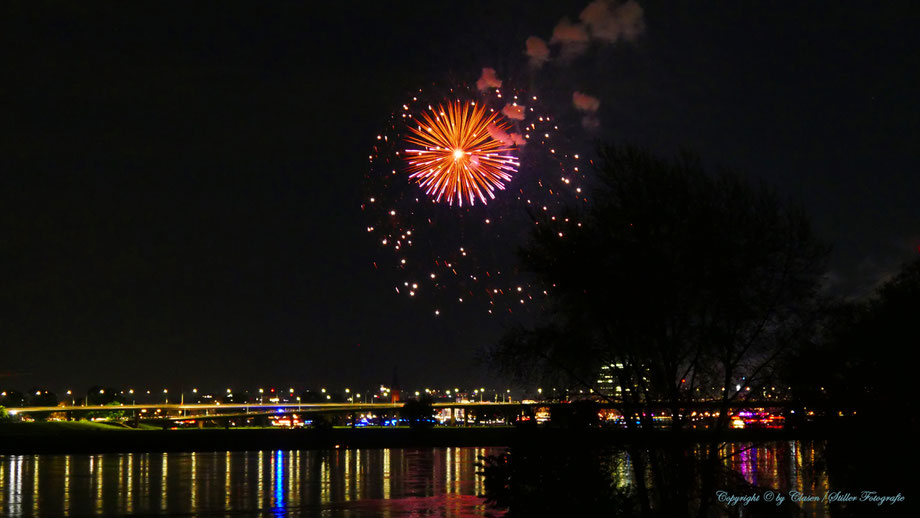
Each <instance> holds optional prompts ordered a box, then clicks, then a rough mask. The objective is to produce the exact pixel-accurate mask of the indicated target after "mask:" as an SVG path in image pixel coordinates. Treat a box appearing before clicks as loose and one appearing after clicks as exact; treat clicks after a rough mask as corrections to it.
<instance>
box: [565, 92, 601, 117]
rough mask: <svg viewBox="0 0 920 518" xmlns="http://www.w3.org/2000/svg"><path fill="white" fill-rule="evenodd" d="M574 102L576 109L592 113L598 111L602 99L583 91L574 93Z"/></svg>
mask: <svg viewBox="0 0 920 518" xmlns="http://www.w3.org/2000/svg"><path fill="white" fill-rule="evenodd" d="M572 104H574V105H575V109H577V110H579V111H583V112H590V113H594V112H596V111H597V109H598V108H600V107H601V101H600V99H598V98H597V97H592V96H590V95H588V94H583V93H581V92H575V93H573V94H572Z"/></svg>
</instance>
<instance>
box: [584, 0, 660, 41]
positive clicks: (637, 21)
mask: <svg viewBox="0 0 920 518" xmlns="http://www.w3.org/2000/svg"><path fill="white" fill-rule="evenodd" d="M642 15H643V12H642V7H641V6H640V5H639V4H638V3H636V2H635V0H629V1H627V2H626V3H624V4H620V5H617V3H616V2H614V1H613V0H595V1H594V2H591V3H590V4H588V6H587V7H585V9H584V10H583V11H582V12H581V16H579V18H580V19H581V21H582V22H583V23H584V24H585V25H586V26H587V27H588V29H589V32H590V34H591V37H592V38H595V39H598V40H601V41H604V42H607V43H615V42H616V41H617V40H619V39H621V38H622V39H624V40H626V41H635V39H636V38H637V37H638V36H639V34H641V33H642V31H643V30H645V20H644V19H643V17H642Z"/></svg>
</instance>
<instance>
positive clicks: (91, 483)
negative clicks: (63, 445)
mask: <svg viewBox="0 0 920 518" xmlns="http://www.w3.org/2000/svg"><path fill="white" fill-rule="evenodd" d="M499 452H500V450H498V449H489V448H427V449H383V450H344V449H343V450H331V451H271V452H269V451H263V452H207V453H201V452H199V453H140V454H137V453H135V454H106V455H41V456H39V455H13V456H2V455H0V515H3V516H11V517H17V516H111V515H132V514H133V515H150V514H155V515H187V514H211V513H231V512H232V514H235V515H253V514H254V515H260V516H289V515H291V514H294V515H297V514H301V515H313V514H323V515H324V516H325V515H328V516H343V517H349V516H355V517H361V516H390V517H397V516H415V515H419V514H431V513H434V514H437V515H443V516H458V517H460V516H488V515H489V514H490V513H489V511H488V510H487V509H486V507H485V504H484V502H483V500H482V499H481V498H479V497H478V496H477V495H478V494H479V493H480V492H481V491H482V481H481V480H480V479H481V477H478V476H476V467H475V463H476V460H477V456H478V455H487V454H497V453H499Z"/></svg>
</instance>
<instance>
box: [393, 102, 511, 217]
mask: <svg viewBox="0 0 920 518" xmlns="http://www.w3.org/2000/svg"><path fill="white" fill-rule="evenodd" d="M429 108H430V107H429ZM419 122H420V125H419V126H417V127H409V130H410V132H411V134H410V135H409V136H407V137H406V140H407V141H408V142H409V143H410V144H413V145H416V146H420V147H419V148H418V149H407V150H406V153H407V155H408V159H407V162H408V171H409V173H410V174H409V178H410V179H412V180H415V181H416V182H417V183H418V184H419V185H420V186H421V187H422V188H423V189H425V193H426V194H428V195H429V196H432V197H434V199H435V201H441V200H442V199H443V200H446V201H447V203H448V204H450V205H453V202H454V199H455V198H456V200H457V203H458V204H459V205H461V206H462V205H463V201H464V200H468V201H469V203H470V205H474V204H475V203H476V199H477V198H479V200H480V201H482V203H483V204H485V203H487V202H488V200H487V199H486V196H488V198H489V199H495V190H496V189H499V190H501V189H504V188H505V183H507V182H509V181H510V180H511V175H512V174H514V173H515V172H516V171H517V167H518V166H519V165H520V164H519V162H518V161H517V159H516V158H515V157H514V155H512V154H511V151H512V148H511V147H510V146H508V145H506V144H505V143H503V142H501V141H500V140H496V139H495V138H494V137H493V136H492V133H493V132H494V130H495V129H496V128H497V129H499V130H501V132H504V131H506V130H507V129H509V128H510V125H509V124H507V123H504V122H502V121H501V120H500V119H499V115H498V113H495V112H487V111H486V108H485V107H484V106H476V105H475V104H474V103H466V104H461V103H460V102H459V101H458V102H454V103H448V104H447V108H446V109H445V108H444V107H443V106H442V105H438V109H437V111H435V110H434V109H431V113H427V112H425V113H422V115H421V120H420V121H419ZM490 127H491V128H492V129H493V132H490V131H489V129H490Z"/></svg>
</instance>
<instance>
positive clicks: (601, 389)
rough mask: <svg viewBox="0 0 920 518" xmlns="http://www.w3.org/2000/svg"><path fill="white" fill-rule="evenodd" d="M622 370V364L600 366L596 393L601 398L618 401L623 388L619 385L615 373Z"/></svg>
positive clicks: (617, 376)
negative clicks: (605, 397)
mask: <svg viewBox="0 0 920 518" xmlns="http://www.w3.org/2000/svg"><path fill="white" fill-rule="evenodd" d="M622 369H623V364H622V363H610V364H607V365H602V366H601V369H600V372H598V375H597V392H598V393H599V394H601V395H603V396H607V397H610V398H614V399H620V398H621V397H622V395H623V388H622V387H621V386H620V385H619V379H618V378H619V373H618V372H617V371H618V370H622Z"/></svg>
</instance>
